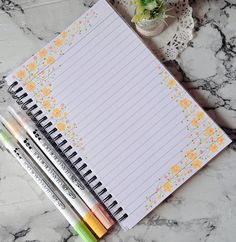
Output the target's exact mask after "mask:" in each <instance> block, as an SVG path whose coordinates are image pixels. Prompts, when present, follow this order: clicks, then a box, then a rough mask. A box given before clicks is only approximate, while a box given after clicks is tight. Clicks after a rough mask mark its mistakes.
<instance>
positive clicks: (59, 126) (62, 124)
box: [57, 122, 66, 131]
mask: <svg viewBox="0 0 236 242" xmlns="http://www.w3.org/2000/svg"><path fill="white" fill-rule="evenodd" d="M57 129H58V130H59V131H64V130H65V129H66V124H65V123H63V122H60V123H58V124H57Z"/></svg>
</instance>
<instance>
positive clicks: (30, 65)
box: [28, 62, 37, 71]
mask: <svg viewBox="0 0 236 242" xmlns="http://www.w3.org/2000/svg"><path fill="white" fill-rule="evenodd" d="M28 68H29V69H30V71H35V70H36V69H37V63H36V62H32V63H30V64H29V65H28Z"/></svg>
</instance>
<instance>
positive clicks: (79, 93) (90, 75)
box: [67, 39, 137, 119]
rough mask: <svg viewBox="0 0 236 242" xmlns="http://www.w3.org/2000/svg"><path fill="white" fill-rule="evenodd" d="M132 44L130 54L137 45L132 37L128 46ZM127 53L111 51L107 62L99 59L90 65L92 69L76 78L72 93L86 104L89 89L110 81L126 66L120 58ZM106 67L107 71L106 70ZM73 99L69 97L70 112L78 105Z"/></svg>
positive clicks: (80, 101)
mask: <svg viewBox="0 0 236 242" xmlns="http://www.w3.org/2000/svg"><path fill="white" fill-rule="evenodd" d="M131 45H132V48H130V49H131V50H130V51H129V54H132V52H133V50H134V49H135V48H136V47H137V46H134V45H133V44H132V39H131V40H129V42H128V43H127V47H130V46H131ZM126 55H127V52H125V51H118V50H116V51H110V52H109V56H106V61H105V62H101V61H99V60H97V61H96V63H95V64H94V65H93V66H90V70H89V71H88V72H86V73H84V75H79V76H78V77H77V79H75V80H74V81H75V85H76V86H77V88H76V87H74V86H73V91H72V92H71V94H73V95H74V96H75V97H79V104H80V105H81V104H82V103H85V104H86V102H87V101H88V99H87V98H85V96H88V95H89V90H90V91H91V90H93V89H94V87H96V86H97V84H98V83H99V82H101V81H102V82H104V81H105V80H106V81H107V82H108V81H109V79H111V78H112V76H113V75H114V74H115V73H116V72H117V73H119V71H120V70H121V69H122V68H124V67H125V63H122V64H123V67H121V66H120V65H119V63H120V59H119V58H124V57H125V56H126ZM100 59H101V57H100ZM104 68H105V69H106V71H104ZM88 98H90V97H88ZM72 100H73V99H72V98H71V96H70V98H68V102H69V103H70V105H69V104H67V105H68V107H69V112H73V110H74V109H76V107H78V102H76V101H74V100H73V101H72ZM76 115H77V113H75V114H74V116H76ZM72 119H73V117H72Z"/></svg>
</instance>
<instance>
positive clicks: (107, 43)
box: [55, 28, 132, 96]
mask: <svg viewBox="0 0 236 242" xmlns="http://www.w3.org/2000/svg"><path fill="white" fill-rule="evenodd" d="M120 35H121V36H120ZM117 36H120V38H119V40H118V41H115V43H114V40H116V39H117ZM109 37H110V38H108V37H107V38H106V39H104V40H103V41H102V40H101V42H98V43H97V44H96V45H95V46H94V47H93V48H92V47H91V48H90V50H89V52H88V53H87V54H86V56H81V55H80V54H78V56H77V60H74V62H73V61H71V60H70V66H71V67H73V68H72V70H69V71H65V72H64V73H63V75H61V76H60V79H59V80H58V83H57V89H56V88H55V89H56V95H60V96H63V94H64V93H65V91H64V90H65V88H69V87H70V85H73V87H74V88H75V90H77V89H79V88H80V86H81V84H82V83H83V79H89V78H88V76H91V70H93V69H95V70H93V72H95V71H96V69H97V68H96V67H97V66H98V68H99V66H100V67H101V66H104V62H101V55H102V56H103V58H105V59H108V60H109V55H113V56H114V55H115V54H116V53H115V52H116V51H114V52H113V51H111V50H112V49H114V48H115V47H116V46H117V48H119V47H120V46H124V43H123V42H124V40H126V41H127V42H126V43H128V44H130V43H131V41H132V38H129V37H128V35H127V34H126V35H125V34H124V36H123V34H122V31H121V30H120V29H119V28H118V29H116V32H115V33H114V34H110V35H109ZM94 41H96V40H94ZM101 52H102V53H101ZM117 53H119V52H118V51H117ZM98 70H99V69H98ZM95 73H96V72H95ZM65 80H66V81H65ZM58 87H60V88H58Z"/></svg>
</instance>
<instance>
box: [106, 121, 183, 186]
mask: <svg viewBox="0 0 236 242" xmlns="http://www.w3.org/2000/svg"><path fill="white" fill-rule="evenodd" d="M179 120H181V116H180V117H179V118H178V121H179ZM169 122H170V119H169ZM169 125H170V127H171V128H174V127H175V126H176V129H175V131H174V132H172V133H170V132H169V129H165V128H164V127H163V126H164V125H160V128H158V127H157V128H156V129H154V130H153V129H150V130H149V131H148V134H143V133H141V134H140V132H139V136H138V137H140V138H139V139H138V140H137V137H136V140H135V141H136V143H135V142H133V143H130V146H128V149H127V148H125V147H124V148H125V150H123V153H125V154H126V156H124V155H123V153H120V156H118V157H117V158H116V159H117V162H119V165H120V166H121V167H122V169H119V168H118V170H119V171H117V169H114V170H113V171H112V172H111V173H112V174H113V176H114V178H113V179H110V178H109V179H106V177H105V176H103V175H102V177H104V181H107V183H109V184H110V186H111V187H112V188H116V187H117V186H118V184H120V182H121V181H122V182H124V181H125V180H126V179H129V177H128V176H127V175H128V174H130V176H131V178H133V177H132V176H134V175H135V174H136V172H135V174H134V171H135V170H136V169H138V168H140V169H142V170H144V169H145V168H146V164H145V162H144V160H146V157H147V156H149V155H150V154H152V153H154V152H156V153H157V154H158V155H160V154H162V152H167V151H168V149H169V142H170V140H171V139H172V138H173V137H174V134H175V135H176V133H180V131H181V130H179V129H181V128H183V126H182V125H181V124H179V125H176V124H175V123H173V122H172V123H170V124H169ZM157 137H158V139H157ZM133 147H134V148H135V149H133ZM130 150H131V151H130ZM125 151H126V152H125ZM158 157H159V156H158ZM111 158H113V157H111ZM155 158H156V160H157V156H155ZM127 159H128V161H129V162H128V163H127ZM113 160H115V158H114V159H113ZM106 169H107V168H105V169H104V170H102V172H103V174H104V173H105V172H106ZM115 173H116V175H115ZM118 174H119V177H117V175H118ZM131 178H130V179H131ZM127 184H129V182H127Z"/></svg>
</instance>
